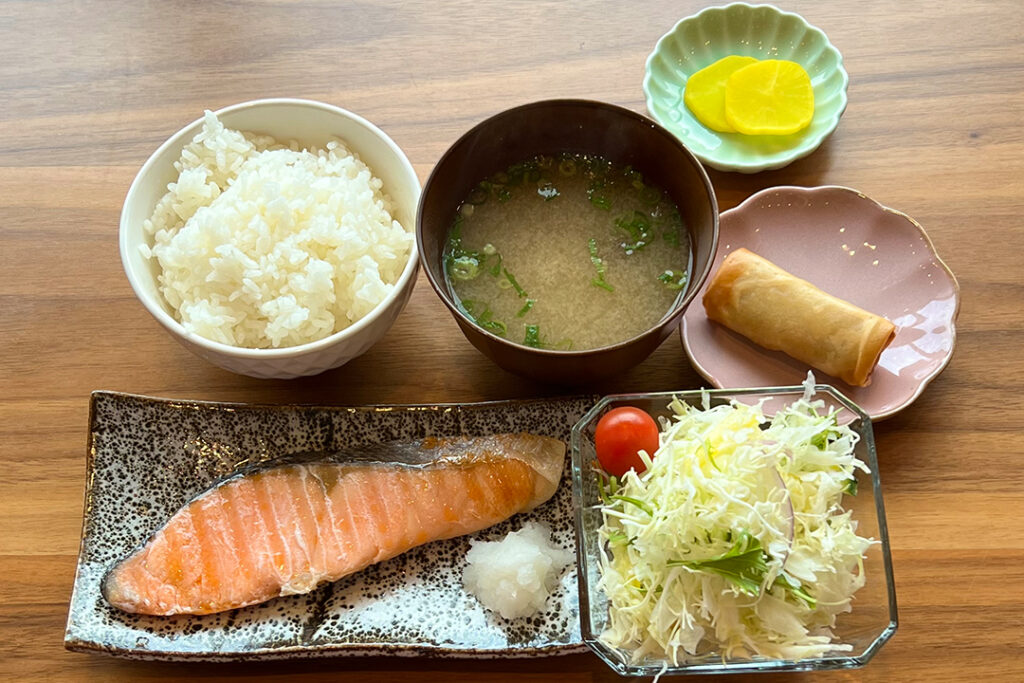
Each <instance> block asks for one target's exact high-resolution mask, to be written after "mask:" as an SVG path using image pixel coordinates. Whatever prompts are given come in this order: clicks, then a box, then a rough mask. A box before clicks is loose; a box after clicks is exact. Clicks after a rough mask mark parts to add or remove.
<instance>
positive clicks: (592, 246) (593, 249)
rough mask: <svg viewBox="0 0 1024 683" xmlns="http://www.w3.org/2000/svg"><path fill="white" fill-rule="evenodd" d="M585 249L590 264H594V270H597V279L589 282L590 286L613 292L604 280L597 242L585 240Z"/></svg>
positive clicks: (603, 265) (591, 239) (603, 268)
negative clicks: (588, 254)
mask: <svg viewBox="0 0 1024 683" xmlns="http://www.w3.org/2000/svg"><path fill="white" fill-rule="evenodd" d="M587 249H588V250H589V251H590V262H591V263H593V264H594V268H595V269H597V277H595V278H594V279H592V280H591V281H590V284H592V285H594V286H595V287H600V288H601V289H605V290H607V291H609V292H614V291H615V288H614V287H612V286H611V285H610V284H608V282H607V280H605V279H604V273H605V270H606V266H605V263H604V259H602V258H601V257H599V256H598V255H597V240H595V239H594V238H593V237H591V238H590V239H589V240H587Z"/></svg>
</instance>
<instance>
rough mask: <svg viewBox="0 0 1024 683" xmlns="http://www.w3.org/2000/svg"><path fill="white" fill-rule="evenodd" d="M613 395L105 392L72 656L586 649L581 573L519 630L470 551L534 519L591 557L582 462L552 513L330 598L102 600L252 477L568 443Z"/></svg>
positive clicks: (414, 556)
mask: <svg viewBox="0 0 1024 683" xmlns="http://www.w3.org/2000/svg"><path fill="white" fill-rule="evenodd" d="M597 398H598V397H596V396H592V397H581V398H570V399H550V400H544V399H541V400H526V401H500V402H491V403H478V404H466V405H433V406H366V407H351V408H339V407H310V406H252V405H242V404H223V403H206V402H197V401H178V400H167V399H155V398H147V397H142V396H133V395H130V394H119V393H110V392H95V393H94V394H93V395H92V403H91V406H90V425H89V429H90V431H89V449H88V463H87V482H88V483H87V486H86V492H85V514H84V517H85V519H84V523H83V529H82V547H81V551H80V553H79V558H78V571H77V573H76V576H75V585H74V591H73V593H72V596H71V606H70V610H69V614H68V625H67V631H66V633H65V636H64V644H65V646H66V647H67V648H68V649H70V650H77V651H84V652H103V653H109V654H113V655H118V656H122V657H130V658H135V659H164V660H206V661H228V660H243V659H245V660H251V659H283V658H292V657H322V656H331V655H409V656H413V655H420V656H436V657H479V658H488V657H523V656H535V655H549V654H567V653H571V652H579V651H583V650H585V646H584V645H583V643H582V640H581V637H580V625H579V601H578V596H577V592H576V569H575V567H570V568H569V569H568V570H567V571H566V572H565V574H564V575H563V576H562V577H561V579H560V583H559V586H558V587H557V589H556V590H555V592H554V593H553V594H552V596H551V597H550V599H549V600H548V609H547V611H545V612H544V613H543V614H540V615H537V616H535V617H533V618H527V619H518V620H513V621H509V620H505V619H503V618H501V617H500V616H498V615H495V614H493V613H490V612H488V611H486V610H484V609H483V607H482V606H481V605H480V603H479V602H478V601H477V600H476V599H475V598H474V597H472V596H471V595H469V594H467V593H466V592H465V591H464V590H463V588H462V580H461V579H462V569H463V567H464V566H465V556H466V552H467V551H468V550H469V541H470V539H471V538H473V539H481V540H495V539H497V538H500V537H501V536H503V535H504V534H506V533H507V532H509V531H513V530H516V529H518V528H520V527H521V526H522V525H523V523H524V522H526V521H527V520H528V519H534V520H537V521H541V522H544V523H546V524H547V525H548V526H549V527H550V528H551V529H552V531H553V537H554V540H555V542H556V543H557V544H558V545H560V546H561V547H563V548H566V549H568V550H570V551H571V552H572V553H573V554H575V552H576V544H575V539H574V535H573V513H572V490H571V485H570V483H569V479H570V464H569V458H568V457H567V458H566V463H565V470H564V472H563V476H562V485H561V487H560V488H559V489H558V491H557V492H556V493H555V495H554V497H553V498H552V499H551V500H550V501H548V502H547V503H545V504H544V505H542V506H541V507H540V508H538V509H537V510H534V511H533V512H531V513H528V514H522V515H517V516H515V517H513V518H512V519H511V520H508V521H506V522H504V523H502V524H499V525H497V526H494V527H491V528H490V529H486V530H484V531H482V532H479V533H477V534H474V535H472V536H468V537H462V538H456V539H451V540H447V541H438V542H435V543H429V544H427V545H425V546H421V547H419V548H414V549H413V550H411V551H409V552H407V553H405V554H404V555H400V556H399V557H396V558H394V559H392V560H389V561H387V562H382V563H380V564H378V565H374V566H372V567H369V568H367V569H365V570H363V571H361V572H358V573H356V574H354V575H352V576H349V577H346V578H343V579H341V580H340V581H337V582H335V583H332V584H328V585H325V586H322V587H320V588H319V589H317V590H316V591H314V592H313V593H310V594H308V595H294V596H288V597H282V598H276V599H274V600H271V601H269V602H266V603H264V604H262V605H254V606H252V607H246V608H242V609H238V610H233V611H230V612H224V613H222V614H213V615H208V616H199V617H186V616H177V617H151V616H144V615H133V614H127V613H125V612H121V611H120V610H117V609H115V608H113V607H111V606H110V605H109V604H107V602H106V601H105V600H104V599H103V597H102V596H101V595H100V582H101V581H102V579H103V575H104V574H105V573H106V571H107V570H108V569H109V568H110V567H111V565H112V564H113V563H115V562H117V561H118V560H120V559H121V558H123V557H125V556H126V555H128V554H129V553H130V552H131V551H132V550H134V549H135V548H137V547H138V546H139V545H141V544H142V543H143V542H145V541H146V539H147V538H149V536H150V535H151V534H152V533H153V532H154V531H155V530H156V529H157V528H159V527H160V526H162V525H163V524H164V522H165V521H166V520H167V519H168V518H169V517H170V516H171V515H172V514H173V513H174V512H175V511H176V510H177V509H178V508H179V507H181V506H182V505H183V504H184V503H186V502H188V501H189V500H190V499H191V498H192V497H193V496H195V495H196V494H198V493H200V492H202V491H204V490H205V489H207V488H209V486H210V485H211V484H212V483H214V482H215V481H217V480H218V479H220V478H222V477H224V476H226V475H228V474H230V473H231V472H233V471H235V470H236V469H238V468H239V467H240V466H242V465H244V464H247V463H251V462H260V461H263V460H267V459H270V458H273V457H279V456H282V455H287V454H289V453H298V452H302V451H325V452H332V451H344V450H345V449H348V448H357V447H359V446H364V445H367V444H372V443H379V442H385V441H393V440H400V439H416V438H422V437H424V436H449V435H459V434H467V435H484V434H491V433H498V432H516V431H528V432H532V433H534V434H540V435H544V436H550V437H554V438H557V439H561V440H563V441H565V442H566V444H568V442H569V436H570V431H571V429H572V426H573V425H574V424H575V423H576V422H577V421H578V420H579V418H580V417H581V416H582V415H583V414H584V413H585V412H586V411H587V410H588V409H589V408H590V407H591V406H592V405H594V403H595V402H596V400H597Z"/></svg>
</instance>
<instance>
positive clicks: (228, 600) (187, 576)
mask: <svg viewBox="0 0 1024 683" xmlns="http://www.w3.org/2000/svg"><path fill="white" fill-rule="evenodd" d="M564 458H565V444H564V443H562V442H561V441H558V440H557V439H550V438H547V437H542V436H535V435H532V434H498V435H494V436H487V437H477V438H470V437H458V438H427V439H423V440H421V441H413V442H400V443H391V444H381V445H380V446H375V447H370V448H369V449H365V450H362V451H359V452H358V453H353V454H347V455H340V456H334V457H331V458H326V459H320V460H312V459H310V458H308V457H307V458H304V459H303V461H302V462H291V463H289V464H281V465H276V466H270V467H267V466H264V467H262V468H260V469H258V470H254V471H252V472H249V473H243V474H238V475H235V476H232V477H230V478H228V479H226V480H224V481H222V482H220V483H219V484H217V485H215V486H214V487H213V488H211V489H209V490H207V491H206V492H205V493H203V494H201V495H199V496H197V497H196V498H194V499H193V500H192V501H191V502H189V503H187V504H186V505H185V506H184V507H183V508H181V509H180V510H178V512H176V513H175V514H174V516H172V517H171V519H170V520H169V521H168V522H167V523H166V524H165V525H164V526H163V527H162V528H160V529H159V530H158V531H157V532H156V533H154V534H153V536H152V537H151V538H150V539H149V541H148V542H147V543H146V544H145V545H144V546H143V547H142V548H140V549H139V550H138V551H136V552H135V553H133V554H132V555H130V556H129V557H128V558H126V559H125V560H123V561H122V562H120V563H119V564H117V565H116V566H114V568H113V569H111V570H110V572H109V573H108V574H107V575H106V577H105V578H104V581H103V595H104V597H105V598H106V599H107V601H108V602H110V604H112V605H114V606H115V607H117V608H119V609H122V610H124V611H126V612H134V613H139V614H155V615H170V614H211V613H213V612H221V611H224V610H229V609H234V608H237V607H244V606H246V605H253V604H256V603H259V602H263V601H265V600H269V599H271V598H274V597H277V596H279V595H292V594H296V593H306V592H309V591H311V590H313V589H314V588H316V587H317V586H318V585H320V584H322V583H325V582H328V581H336V580H337V579H340V578H341V577H343V576H347V575H349V574H352V573H353V572H357V571H359V570H361V569H364V568H365V567H368V566H370V565H371V564H374V563H376V562H382V561H384V560H387V559H388V558H391V557H395V556H396V555H400V554H401V553H404V552H405V551H407V550H409V549H410V548H414V547H416V546H418V545H421V544H423V543H428V542H430V541H436V540H440V539H444V538H454V537H456V536H462V535H464V534H469V533H473V532H474V531H479V530H481V529H485V528H487V527H489V526H491V525H493V524H497V523H498V522H501V521H503V520H505V519H508V518H509V517H511V516H512V515H514V514H516V513H519V512H524V511H527V510H531V509H533V508H535V507H536V506H538V505H540V504H541V503H543V502H545V501H546V500H548V499H549V498H550V497H551V496H552V495H553V494H554V492H555V490H556V489H557V488H558V484H559V481H560V480H561V476H562V466H563V461H564Z"/></svg>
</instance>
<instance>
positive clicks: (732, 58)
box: [683, 55, 757, 133]
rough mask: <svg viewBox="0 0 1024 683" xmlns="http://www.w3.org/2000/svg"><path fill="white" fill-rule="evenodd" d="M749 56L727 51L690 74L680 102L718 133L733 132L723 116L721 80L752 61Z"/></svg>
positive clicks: (723, 86)
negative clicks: (722, 55)
mask: <svg viewBox="0 0 1024 683" xmlns="http://www.w3.org/2000/svg"><path fill="white" fill-rule="evenodd" d="M756 62H757V60H756V59H754V58H753V57H741V56H740V55H729V56H728V57H723V58H721V59H719V60H718V61H717V62H715V63H714V64H711V65H709V66H706V67H704V68H703V69H701V70H700V71H698V72H697V73H695V74H693V75H692V76H690V78H689V79H688V80H687V81H686V89H685V90H684V91H683V102H684V103H685V104H686V107H687V108H688V109H689V110H690V111H691V112H693V115H694V116H696V117H697V120H698V121H700V122H701V123H703V124H704V125H705V126H707V127H708V128H710V129H712V130H716V131H718V132H720V133H735V132H736V129H735V128H733V127H732V126H731V125H729V122H728V121H727V120H726V118H725V84H726V82H727V81H728V80H729V76H731V75H732V74H733V73H734V72H735V71H737V70H738V69H742V68H743V67H745V66H749V65H751V64H754V63H756Z"/></svg>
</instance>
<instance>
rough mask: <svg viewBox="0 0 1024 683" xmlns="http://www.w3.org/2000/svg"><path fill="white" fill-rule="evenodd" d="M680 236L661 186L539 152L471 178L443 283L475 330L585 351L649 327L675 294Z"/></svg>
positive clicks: (681, 278) (601, 162)
mask: <svg viewBox="0 0 1024 683" xmlns="http://www.w3.org/2000/svg"><path fill="white" fill-rule="evenodd" d="M690 254H691V251H690V245H689V237H688V233H687V231H686V228H685V226H684V225H683V222H682V219H681V218H680V214H679V210H678V208H677V207H676V206H675V204H674V203H673V202H672V200H671V199H670V198H669V196H668V194H667V193H666V192H664V191H663V190H662V189H661V188H659V187H656V186H654V185H652V184H651V183H649V182H647V180H646V179H645V178H644V177H643V175H642V174H641V173H640V172H639V171H637V170H636V169H633V168H631V167H629V166H622V165H617V164H614V163H611V162H609V161H607V160H605V159H603V158H600V157H596V156H591V155H583V154H561V155H553V156H538V157H536V158H534V159H530V160H527V161H525V162H522V163H518V164H515V165H513V166H511V167H510V168H508V169H507V170H506V171H503V172H499V173H496V174H495V175H494V176H492V177H490V178H488V179H486V180H483V181H481V182H480V183H479V184H478V185H477V186H476V187H474V188H473V189H472V190H471V191H470V193H469V195H468V196H467V197H466V199H465V201H464V202H463V203H462V204H461V205H460V207H459V209H458V212H457V214H456V216H455V217H454V220H453V222H452V226H451V229H450V232H449V234H448V239H447V242H446V245H445V258H444V267H445V279H446V281H447V284H448V286H449V288H450V289H451V291H452V293H453V294H454V298H455V301H456V303H457V304H458V305H459V306H460V307H461V309H462V310H463V312H464V313H465V314H466V315H467V316H468V317H469V318H470V319H472V320H473V321H474V322H476V324H477V325H479V326H480V327H482V328H484V329H486V330H488V331H490V332H492V333H494V334H496V335H499V336H501V337H505V338H506V339H508V340H509V341H513V342H516V343H519V344H524V345H526V346H533V347H539V348H547V349H557V350H584V349H594V348H599V347H602V346H608V345H610V344H615V343H617V342H620V341H624V340H626V339H630V338H631V337H634V336H636V335H638V334H640V333H642V332H644V331H646V330H648V329H649V328H651V327H652V326H654V325H655V324H656V323H657V322H658V320H660V319H661V318H662V316H664V315H665V313H666V312H667V311H668V310H669V308H670V307H671V306H672V305H673V303H674V302H675V300H676V298H677V297H678V296H679V294H680V291H681V290H682V289H684V288H685V286H686V282H687V279H688V277H689V270H690V261H691V259H690Z"/></svg>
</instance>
